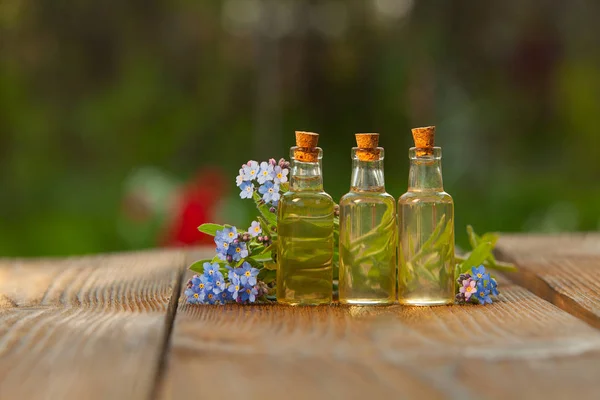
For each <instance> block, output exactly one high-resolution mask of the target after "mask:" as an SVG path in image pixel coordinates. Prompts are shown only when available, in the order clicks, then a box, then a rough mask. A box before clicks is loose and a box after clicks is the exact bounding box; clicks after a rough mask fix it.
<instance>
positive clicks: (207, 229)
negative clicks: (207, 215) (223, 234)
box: [198, 224, 225, 236]
mask: <svg viewBox="0 0 600 400" xmlns="http://www.w3.org/2000/svg"><path fill="white" fill-rule="evenodd" d="M223 229H225V227H224V226H223V225H219V224H202V225H200V226H199V227H198V230H199V231H200V232H202V233H206V234H207V235H210V236H216V235H217V231H222V230H223Z"/></svg>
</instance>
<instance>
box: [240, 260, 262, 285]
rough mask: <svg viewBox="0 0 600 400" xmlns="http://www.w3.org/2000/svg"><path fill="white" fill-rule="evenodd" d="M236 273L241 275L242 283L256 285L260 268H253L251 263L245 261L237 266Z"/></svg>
mask: <svg viewBox="0 0 600 400" xmlns="http://www.w3.org/2000/svg"><path fill="white" fill-rule="evenodd" d="M235 273H236V274H237V275H239V276H240V282H242V285H244V286H248V285H250V286H254V285H256V276H257V275H258V270H257V269H256V268H252V266H251V265H250V263H248V262H244V263H243V264H242V266H241V267H240V268H236V270H235Z"/></svg>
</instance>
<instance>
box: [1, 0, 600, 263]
mask: <svg viewBox="0 0 600 400" xmlns="http://www.w3.org/2000/svg"><path fill="white" fill-rule="evenodd" d="M598 15H600V2H597V1H594V0H588V1H585V0H573V1H568V2H558V1H533V0H511V1H489V2H488V1H486V2H482V1H443V2H442V1H429V0H420V1H411V0H354V1H342V0H224V1H192V0H169V1H167V0H128V1H122V0H103V1H64V0H53V1H41V0H2V1H1V2H0V255H2V256H38V255H67V254H82V253H92V252H106V251H119V250H128V249H138V248H147V247H153V246H171V245H180V244H190V243H197V242H198V241H202V238H201V236H200V234H198V233H196V232H195V225H197V223H198V222H199V221H209V220H210V221H215V222H228V223H232V224H239V225H241V226H242V227H245V226H247V224H248V223H249V222H250V220H251V217H252V215H253V214H252V204H250V203H249V202H248V201H244V200H240V199H239V197H238V191H237V188H236V187H235V182H234V179H235V175H236V174H237V170H238V169H239V166H240V164H242V163H243V162H245V161H247V160H248V159H257V160H265V159H267V158H269V157H274V158H280V157H284V156H285V157H287V155H288V152H289V147H290V146H292V145H293V141H294V130H309V131H315V132H319V133H321V141H320V144H321V146H322V147H323V149H324V177H325V185H326V190H327V191H328V192H329V193H331V194H332V196H333V197H334V198H338V199H339V198H340V197H341V196H342V195H343V194H344V193H346V192H347V191H348V188H349V180H350V169H351V162H350V148H351V147H352V146H353V144H354V138H353V133H355V132H380V133H381V135H382V136H381V144H382V145H383V146H384V147H385V148H386V154H387V159H386V180H387V187H388V192H390V193H391V194H393V195H394V196H396V197H398V196H400V195H401V194H402V193H403V192H404V191H405V190H406V183H407V178H408V159H407V152H408V148H409V147H410V145H411V137H410V128H411V127H416V126H424V125H437V143H438V145H440V146H442V148H443V152H444V170H443V173H444V180H445V187H446V190H447V191H448V192H449V193H451V194H452V195H453V196H454V198H455V201H456V229H457V233H458V236H457V240H458V243H459V244H462V245H464V244H466V240H465V239H466V238H465V234H464V227H465V225H466V224H473V225H474V226H475V228H476V230H477V231H481V232H483V231H490V230H493V231H536V232H554V231H574V230H599V229H600V185H599V182H600V163H599V161H598V159H599V156H600V146H599V144H600V141H599V128H600V24H599V23H598Z"/></svg>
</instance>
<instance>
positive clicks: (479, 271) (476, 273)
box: [471, 265, 490, 281]
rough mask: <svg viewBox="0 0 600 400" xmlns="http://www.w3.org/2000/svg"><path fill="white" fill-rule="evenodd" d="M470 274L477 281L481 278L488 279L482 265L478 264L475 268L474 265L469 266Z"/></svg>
mask: <svg viewBox="0 0 600 400" xmlns="http://www.w3.org/2000/svg"><path fill="white" fill-rule="evenodd" d="M471 276H472V278H473V279H475V280H477V281H479V280H481V279H483V280H489V279H490V274H488V273H487V272H485V267H484V266H483V265H480V266H479V267H477V268H475V267H471Z"/></svg>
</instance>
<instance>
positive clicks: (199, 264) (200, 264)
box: [189, 259, 212, 274]
mask: <svg viewBox="0 0 600 400" xmlns="http://www.w3.org/2000/svg"><path fill="white" fill-rule="evenodd" d="M204 263H212V261H211V260H210V259H206V260H199V261H196V262H195V263H193V264H192V265H190V266H189V269H191V270H192V271H194V272H200V273H201V274H202V273H204Z"/></svg>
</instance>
